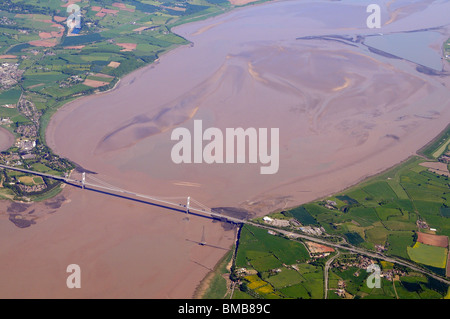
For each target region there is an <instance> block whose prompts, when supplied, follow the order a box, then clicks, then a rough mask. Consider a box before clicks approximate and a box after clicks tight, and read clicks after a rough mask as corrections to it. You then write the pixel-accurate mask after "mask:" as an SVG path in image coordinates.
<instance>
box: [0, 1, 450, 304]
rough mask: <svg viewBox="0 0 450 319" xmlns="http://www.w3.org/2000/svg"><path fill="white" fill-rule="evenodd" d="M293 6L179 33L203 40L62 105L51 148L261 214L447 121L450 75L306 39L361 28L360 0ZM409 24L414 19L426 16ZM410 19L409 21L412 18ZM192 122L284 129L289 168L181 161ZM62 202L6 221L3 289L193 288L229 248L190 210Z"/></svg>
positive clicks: (175, 291) (15, 292) (317, 190)
mask: <svg viewBox="0 0 450 319" xmlns="http://www.w3.org/2000/svg"><path fill="white" fill-rule="evenodd" d="M295 5H296V2H280V3H274V4H267V5H261V6H257V7H254V8H245V9H241V10H238V11H236V12H233V13H231V14H227V15H225V16H221V17H217V18H215V19H212V20H208V21H203V22H199V23H194V24H191V25H186V26H182V27H180V28H177V29H175V31H176V32H179V33H180V34H181V35H182V36H185V37H186V38H188V39H190V40H192V41H193V42H194V43H195V46H193V47H189V48H188V47H183V48H179V49H177V50H175V51H172V52H170V53H168V54H166V55H164V56H163V57H161V60H160V63H159V64H157V65H154V66H150V67H147V68H143V69H140V70H138V71H136V72H134V73H132V74H130V75H128V76H126V77H125V78H123V79H122V80H121V81H120V82H119V84H118V85H117V87H116V89H115V90H112V91H110V92H108V93H105V94H98V95H95V96H89V97H86V98H82V99H80V100H77V101H75V102H72V103H69V104H67V105H66V106H65V107H64V108H62V109H61V110H60V111H58V112H57V113H56V114H55V116H54V117H53V118H52V120H51V122H50V124H49V127H48V130H47V143H48V144H49V146H50V147H51V148H52V149H53V150H54V151H55V152H56V153H58V154H60V155H62V156H65V157H68V158H70V159H71V160H73V161H75V162H76V163H78V164H80V165H81V166H83V167H85V168H86V169H88V170H91V171H95V172H97V173H99V174H98V175H96V177H99V178H101V179H102V180H104V181H107V182H109V183H111V184H113V185H116V186H119V187H122V188H124V189H127V190H130V191H136V192H139V193H143V194H148V195H156V196H162V197H168V196H170V197H174V196H185V197H186V196H192V197H193V198H195V199H197V200H199V201H200V202H202V203H204V204H206V205H208V206H209V207H217V206H220V207H224V206H231V207H240V208H246V209H248V210H250V211H251V212H253V213H254V214H258V215H262V214H265V213H267V212H269V211H272V210H275V209H279V208H282V207H286V206H294V205H298V204H301V203H304V202H307V201H310V200H313V199H316V198H317V197H321V196H324V195H326V194H329V193H333V192H336V191H339V190H342V189H344V188H345V187H348V186H349V185H352V184H354V183H356V182H357V181H359V180H361V179H363V178H365V177H366V176H369V175H372V174H375V173H378V172H380V171H382V170H384V169H386V168H388V167H390V166H392V165H394V164H396V163H398V162H400V161H402V160H404V159H406V158H407V157H408V156H410V155H411V154H413V153H414V152H415V151H416V150H417V149H419V148H420V147H422V146H423V145H425V144H426V143H427V142H429V141H430V140H431V139H432V138H434V137H435V136H436V135H437V134H438V133H439V132H440V131H441V130H442V129H444V128H445V126H446V125H447V124H448V122H449V120H450V111H449V109H450V108H449V106H450V102H449V101H450V99H449V97H450V92H449V90H448V85H450V83H449V80H448V78H438V77H434V78H433V77H429V76H426V75H424V74H422V73H419V72H417V71H416V70H415V66H414V65H412V64H411V63H408V62H405V61H400V60H390V59H387V58H384V57H381V56H377V55H375V54H372V53H370V52H368V51H362V50H361V49H360V48H354V47H351V46H347V45H344V44H339V43H335V42H333V43H331V42H325V41H321V40H314V41H312V40H311V41H299V40H295V39H296V38H297V37H301V36H306V35H320V34H331V33H333V34H336V33H339V32H340V33H343V34H345V32H348V28H350V27H352V28H359V32H362V33H364V32H369V31H368V30H367V29H365V25H364V23H365V20H364V19H363V20H364V21H362V22H361V21H360V19H359V18H360V17H361V15H360V14H361V12H362V14H363V16H365V7H363V8H361V7H358V6H354V5H352V6H348V7H347V6H345V5H343V4H342V3H327V4H325V3H310V4H309V5H307V6H305V7H304V8H303V7H302V8H301V9H302V10H301V11H300V8H297V7H295ZM292 6H294V7H292ZM296 8H297V9H298V10H299V11H296ZM318 10H319V11H318ZM320 10H321V11H320ZM340 10H342V11H340ZM319 12H320V13H319ZM346 15H348V16H346ZM299 17H300V18H301V19H299ZM314 18H315V19H314ZM413 20H414V19H412V20H411V21H413ZM433 20H434V22H435V23H440V20H439V19H437V18H436V16H434V17H433ZM261 21H271V23H270V24H269V23H265V22H261ZM414 21H415V24H414V25H410V26H409V27H410V28H419V27H420V25H418V21H420V23H423V24H424V25H426V24H427V23H429V21H426V20H414ZM401 22H402V23H403V24H402V26H403V27H402V28H405V29H406V30H408V27H406V26H408V19H407V18H405V19H402V20H401ZM211 25H213V27H209V26H211ZM396 27H397V24H396V22H395V21H394V22H392V23H390V24H389V28H390V30H395V29H394V28H396ZM199 30H202V31H201V32H199ZM370 32H371V31H370ZM194 119H202V120H203V124H204V126H205V128H207V127H211V126H212V127H218V128H221V129H223V130H225V128H227V127H232V128H234V127H240V126H242V127H244V128H247V127H256V128H258V127H262V128H270V127H277V128H280V170H279V172H278V173H277V174H275V175H260V174H259V166H260V164H258V165H254V164H253V165H250V164H235V165H225V164H224V165H219V164H212V165H206V164H203V165H201V164H190V165H187V164H186V165H176V164H174V163H173V162H172V161H171V158H170V151H171V148H172V146H173V145H174V144H175V143H174V142H173V141H171V140H170V134H171V131H172V129H173V128H175V127H177V126H183V127H187V128H189V129H192V125H193V120H194ZM64 196H66V197H67V198H70V203H67V204H64V205H62V206H61V207H60V208H58V209H55V213H54V215H45V216H47V217H48V219H47V220H46V221H45V222H40V221H39V220H38V222H37V224H36V225H32V226H31V227H29V228H26V229H20V230H19V229H17V228H16V227H15V226H14V225H13V224H12V223H11V222H9V221H7V220H5V221H4V222H2V221H0V233H1V234H2V235H1V241H2V245H0V259H1V260H5V261H7V262H5V263H3V264H0V273H2V274H8V276H3V277H2V278H0V287H2V288H0V297H7V298H10V297H17V296H21V297H33V296H38V297H49V298H54V297H74V298H77V297H87V298H90V297H102V298H103V297H106V298H110V297H123V298H129V297H138V298H140V297H143V298H158V297H163V298H166V297H168V298H174V297H175V298H184V297H191V296H192V294H193V293H194V291H195V287H196V285H197V284H198V283H199V282H200V280H201V279H202V278H203V277H204V276H205V275H206V273H207V272H208V269H211V268H212V267H213V266H214V265H215V264H216V262H217V261H218V260H219V259H220V257H222V256H223V254H224V250H222V249H217V248H212V247H209V246H199V245H196V244H195V243H192V242H190V241H187V240H186V239H189V240H194V241H198V240H199V239H200V237H201V234H202V227H203V226H204V225H205V229H206V240H207V242H208V243H210V244H212V245H217V246H220V247H223V248H229V247H231V245H232V243H233V237H234V231H230V230H228V231H225V230H224V229H223V228H222V225H221V224H220V223H212V222H211V221H210V220H205V219H201V218H198V217H191V220H190V222H189V223H186V222H185V221H183V218H184V217H185V216H184V215H183V214H182V213H177V212H173V211H170V210H165V209H161V208H158V207H154V206H149V205H146V204H143V203H138V202H132V201H128V200H125V199H120V198H115V197H111V196H107V195H104V194H99V193H95V192H90V191H82V190H79V189H74V188H71V187H66V189H65V190H64ZM2 204H3V205H7V204H5V203H2ZM39 205H41V206H39ZM42 205H44V206H42ZM30 209H31V208H30ZM39 209H41V210H43V211H45V210H46V209H48V208H46V207H45V204H43V203H41V204H36V210H39ZM3 243H4V244H3ZM70 263H78V264H79V265H80V266H81V268H82V278H83V279H82V280H83V281H82V289H79V290H69V289H67V288H66V286H65V279H66V277H67V274H66V273H65V267H67V265H68V264H70ZM83 284H84V286H83Z"/></svg>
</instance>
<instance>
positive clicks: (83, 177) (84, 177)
mask: <svg viewBox="0 0 450 319" xmlns="http://www.w3.org/2000/svg"><path fill="white" fill-rule="evenodd" d="M85 184H86V173H85V172H83V174H81V188H82V189H84V187H85Z"/></svg>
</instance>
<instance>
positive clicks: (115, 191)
mask: <svg viewBox="0 0 450 319" xmlns="http://www.w3.org/2000/svg"><path fill="white" fill-rule="evenodd" d="M0 168H4V169H8V170H13V171H18V172H22V173H26V174H32V175H37V176H42V177H46V178H51V179H54V180H58V181H61V182H64V183H66V184H69V185H72V186H77V187H80V188H82V189H89V190H97V191H101V192H102V193H105V194H108V195H113V196H120V197H123V198H127V199H133V200H136V199H139V200H141V201H144V202H147V203H149V204H154V205H159V206H161V207H164V208H171V209H174V210H178V211H182V212H185V213H186V214H194V215H201V216H203V217H210V218H213V219H218V220H221V221H224V222H231V223H235V224H242V223H245V222H246V221H245V220H243V219H239V218H234V217H230V216H224V215H222V214H219V213H217V212H214V211H213V210H212V209H211V208H209V207H207V206H206V205H204V204H202V203H200V202H199V201H197V200H195V199H194V198H192V197H191V196H187V197H186V196H174V197H161V196H152V195H146V194H140V193H136V192H132V191H129V190H126V189H123V188H120V187H117V186H114V185H111V184H110V183H108V182H105V181H102V180H101V179H99V178H98V177H95V176H94V174H86V173H85V172H83V173H81V180H79V179H74V178H71V177H69V176H68V175H66V176H58V175H53V174H48V173H42V172H36V171H32V170H28V169H24V168H19V167H14V166H7V165H3V164H0Z"/></svg>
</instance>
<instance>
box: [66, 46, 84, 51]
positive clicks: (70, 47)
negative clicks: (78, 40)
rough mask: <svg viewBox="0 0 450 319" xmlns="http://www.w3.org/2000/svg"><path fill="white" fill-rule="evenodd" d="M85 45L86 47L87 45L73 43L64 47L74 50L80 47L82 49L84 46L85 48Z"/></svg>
mask: <svg viewBox="0 0 450 319" xmlns="http://www.w3.org/2000/svg"><path fill="white" fill-rule="evenodd" d="M84 47H85V45H72V46H67V47H64V49H74V50H78V49H82V48H84Z"/></svg>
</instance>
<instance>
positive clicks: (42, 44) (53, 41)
mask: <svg viewBox="0 0 450 319" xmlns="http://www.w3.org/2000/svg"><path fill="white" fill-rule="evenodd" d="M28 43H29V44H31V45H34V46H36V47H47V48H50V47H54V46H55V45H56V43H57V41H56V39H55V38H52V39H48V40H34V41H30V42H28Z"/></svg>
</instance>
